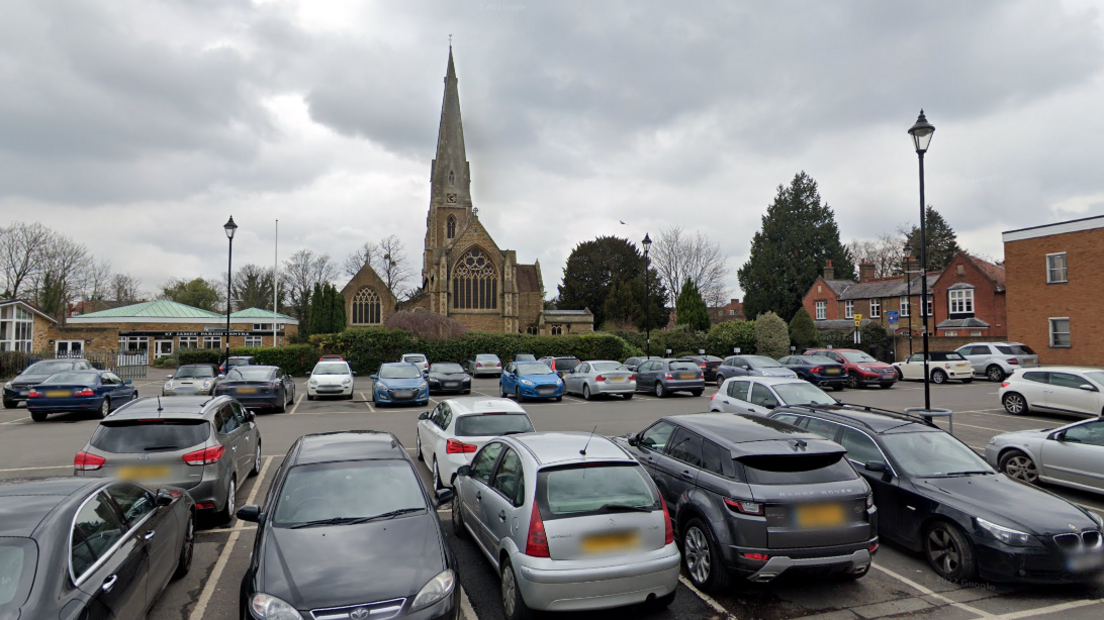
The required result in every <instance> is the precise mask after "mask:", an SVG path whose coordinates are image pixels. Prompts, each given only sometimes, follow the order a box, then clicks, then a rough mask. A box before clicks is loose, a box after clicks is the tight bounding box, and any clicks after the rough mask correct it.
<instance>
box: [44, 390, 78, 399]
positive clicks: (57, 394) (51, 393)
mask: <svg viewBox="0 0 1104 620" xmlns="http://www.w3.org/2000/svg"><path fill="white" fill-rule="evenodd" d="M72 395H73V393H72V392H70V391H69V390H48V391H47V392H46V398H68V397H70V396H72Z"/></svg>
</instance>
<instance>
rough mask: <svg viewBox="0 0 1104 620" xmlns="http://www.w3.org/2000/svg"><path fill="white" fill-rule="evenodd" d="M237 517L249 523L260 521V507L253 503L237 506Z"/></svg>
mask: <svg viewBox="0 0 1104 620" xmlns="http://www.w3.org/2000/svg"><path fill="white" fill-rule="evenodd" d="M238 518H239V519H241V520H242V521H249V522H250V523H260V522H261V507H260V506H257V505H254V504H250V505H248V506H242V507H241V508H238Z"/></svg>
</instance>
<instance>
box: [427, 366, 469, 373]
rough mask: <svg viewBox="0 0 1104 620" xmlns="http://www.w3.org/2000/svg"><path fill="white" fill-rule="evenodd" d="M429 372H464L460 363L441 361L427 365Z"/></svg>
mask: <svg viewBox="0 0 1104 620" xmlns="http://www.w3.org/2000/svg"><path fill="white" fill-rule="evenodd" d="M429 374H431V375H462V374H464V367H463V366H461V365H460V364H452V363H448V364H445V363H441V364H433V365H431V366H430V367H429Z"/></svg>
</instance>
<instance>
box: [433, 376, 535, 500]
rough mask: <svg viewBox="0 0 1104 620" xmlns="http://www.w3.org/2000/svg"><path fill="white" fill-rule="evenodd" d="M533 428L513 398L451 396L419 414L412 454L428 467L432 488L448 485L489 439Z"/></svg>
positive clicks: (526, 415) (524, 431)
mask: <svg viewBox="0 0 1104 620" xmlns="http://www.w3.org/2000/svg"><path fill="white" fill-rule="evenodd" d="M532 430H533V421H532V420H530V419H529V415H528V414H526V413H525V410H524V409H522V408H521V405H519V404H517V403H515V402H514V401H512V400H508V399H505V398H450V399H448V400H444V401H441V404H439V405H437V406H436V407H435V408H434V409H433V411H431V412H430V411H426V412H423V413H422V414H421V415H419V416H418V432H417V442H418V443H417V449H416V450H415V451H414V454H415V455H416V456H417V457H418V460H419V461H424V462H425V463H426V465H427V466H429V471H430V472H431V473H432V474H433V488H434V489H440V488H442V487H446V486H448V487H451V486H452V484H453V478H455V477H456V470H457V469H458V468H459V467H460V466H461V465H467V464H468V463H469V462H470V461H471V457H472V455H473V454H475V453H476V452H477V451H478V450H479V449H480V448H482V447H483V446H484V445H486V443H487V442H488V441H490V440H491V439H494V438H495V437H497V436H499V435H512V434H515V433H528V432H530V431H532ZM427 458H428V459H429V460H428V461H427V460H426V459H427Z"/></svg>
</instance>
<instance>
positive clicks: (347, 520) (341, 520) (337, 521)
mask: <svg viewBox="0 0 1104 620" xmlns="http://www.w3.org/2000/svg"><path fill="white" fill-rule="evenodd" d="M371 518H372V517H333V518H330V519H316V520H314V521H304V522H302V523H296V524H295V525H293V526H291V529H293V530H297V529H299V528H301V527H314V526H316V525H351V524H353V523H364V522H365V521H368V520H369V519H371Z"/></svg>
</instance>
